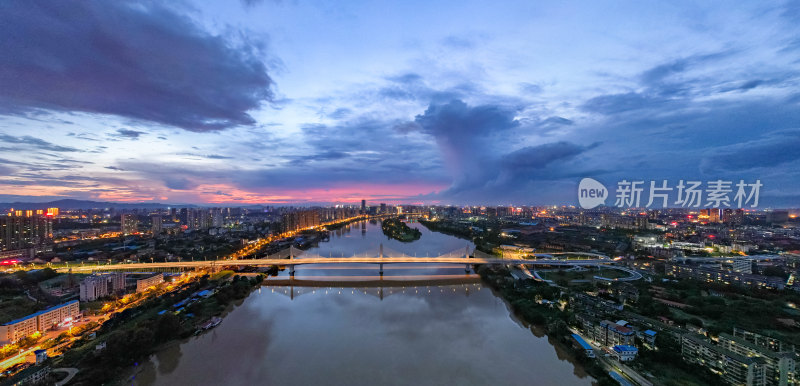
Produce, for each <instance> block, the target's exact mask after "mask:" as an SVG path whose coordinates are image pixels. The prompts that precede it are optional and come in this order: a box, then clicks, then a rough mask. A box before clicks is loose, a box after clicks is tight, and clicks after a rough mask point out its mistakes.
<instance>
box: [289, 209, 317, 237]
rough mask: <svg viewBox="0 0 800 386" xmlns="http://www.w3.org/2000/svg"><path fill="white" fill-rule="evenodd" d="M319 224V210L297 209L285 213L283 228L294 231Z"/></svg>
mask: <svg viewBox="0 0 800 386" xmlns="http://www.w3.org/2000/svg"><path fill="white" fill-rule="evenodd" d="M318 225H319V211H317V210H314V209H308V210H296V211H293V212H290V213H286V214H284V215H283V217H282V220H281V230H282V231H283V232H294V231H296V230H300V229H306V228H311V227H315V226H318Z"/></svg>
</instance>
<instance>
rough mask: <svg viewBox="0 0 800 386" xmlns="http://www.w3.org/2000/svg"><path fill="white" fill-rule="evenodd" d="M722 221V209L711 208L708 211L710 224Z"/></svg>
mask: <svg viewBox="0 0 800 386" xmlns="http://www.w3.org/2000/svg"><path fill="white" fill-rule="evenodd" d="M720 221H722V209H720V208H709V209H708V222H720Z"/></svg>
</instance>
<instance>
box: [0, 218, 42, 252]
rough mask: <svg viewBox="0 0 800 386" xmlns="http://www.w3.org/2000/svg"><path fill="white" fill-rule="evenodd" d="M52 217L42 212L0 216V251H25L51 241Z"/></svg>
mask: <svg viewBox="0 0 800 386" xmlns="http://www.w3.org/2000/svg"><path fill="white" fill-rule="evenodd" d="M52 217H53V215H52V214H49V213H44V211H43V210H37V211H33V210H25V211H23V210H17V211H12V212H11V213H8V214H7V215H5V216H0V250H3V251H7V250H16V249H25V248H30V247H35V246H41V245H44V244H48V243H50V242H51V241H52V240H53V220H52Z"/></svg>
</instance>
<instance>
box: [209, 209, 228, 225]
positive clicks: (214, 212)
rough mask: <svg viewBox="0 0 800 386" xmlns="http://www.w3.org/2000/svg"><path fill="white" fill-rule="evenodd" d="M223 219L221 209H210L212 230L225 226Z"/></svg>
mask: <svg viewBox="0 0 800 386" xmlns="http://www.w3.org/2000/svg"><path fill="white" fill-rule="evenodd" d="M224 219H225V217H224V216H223V215H222V209H220V208H212V209H211V226H212V227H214V228H221V227H222V226H223V225H225V221H224Z"/></svg>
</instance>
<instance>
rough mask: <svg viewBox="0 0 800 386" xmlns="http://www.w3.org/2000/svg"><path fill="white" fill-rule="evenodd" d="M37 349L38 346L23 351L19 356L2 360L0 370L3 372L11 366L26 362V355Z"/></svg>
mask: <svg viewBox="0 0 800 386" xmlns="http://www.w3.org/2000/svg"><path fill="white" fill-rule="evenodd" d="M39 348H40V346H34V347H31V348H29V349H27V350H25V351H23V352H22V353H20V354H17V355H14V356H13V357H8V358H6V359H3V361H2V362H0V370H5V369H7V368H9V367H11V366H14V365H16V364H17V363H22V362H26V361H27V359H28V355H32V354H33V352H34V351H36V350H38V349H39Z"/></svg>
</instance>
